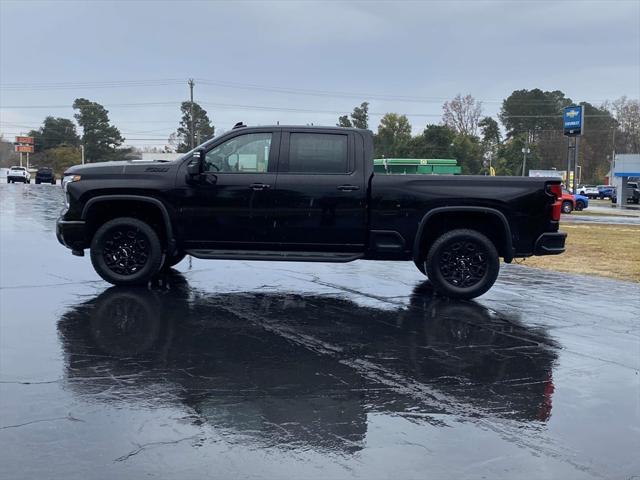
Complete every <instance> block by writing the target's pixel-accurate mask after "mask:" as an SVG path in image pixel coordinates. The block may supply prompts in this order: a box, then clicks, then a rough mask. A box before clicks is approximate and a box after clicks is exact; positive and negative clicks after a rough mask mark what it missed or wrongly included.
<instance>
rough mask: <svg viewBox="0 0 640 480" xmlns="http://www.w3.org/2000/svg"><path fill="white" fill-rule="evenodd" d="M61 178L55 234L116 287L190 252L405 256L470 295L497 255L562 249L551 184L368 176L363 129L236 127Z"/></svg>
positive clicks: (367, 138) (443, 288)
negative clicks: (169, 152) (163, 157)
mask: <svg viewBox="0 0 640 480" xmlns="http://www.w3.org/2000/svg"><path fill="white" fill-rule="evenodd" d="M63 188H64V190H65V197H66V209H65V210H64V211H63V213H62V215H61V217H60V218H59V219H58V222H57V229H56V230H57V236H58V240H59V241H60V243H62V244H63V245H65V246H66V247H68V248H70V249H71V250H72V252H73V253H74V254H76V255H84V249H86V248H89V249H90V252H91V261H92V263H93V266H94V268H95V269H96V271H97V272H98V274H99V275H100V276H101V277H102V278H104V279H105V280H106V281H108V282H111V283H113V284H118V285H131V284H140V283H146V282H148V281H149V280H150V279H151V278H152V277H153V276H154V275H156V274H157V273H158V272H159V271H160V270H161V269H163V268H168V267H170V266H173V265H175V264H176V263H177V262H179V261H180V260H181V259H182V258H184V256H185V255H187V254H188V255H192V256H194V257H197V258H205V259H226V260H285V261H303V262H349V261H352V260H357V259H365V260H407V261H413V262H414V263H415V264H416V266H417V267H418V269H419V270H420V271H421V272H422V273H423V274H425V275H427V276H428V277H429V280H430V281H431V283H432V284H433V288H434V289H435V290H436V291H438V292H440V293H442V294H444V295H448V296H451V297H457V298H473V297H477V296H479V295H482V294H483V293H484V292H486V291H487V290H488V289H489V288H491V286H492V285H493V283H494V282H495V280H496V278H497V275H498V270H499V266H500V257H502V258H503V259H504V261H505V262H511V261H512V260H513V259H514V258H517V257H528V256H531V255H553V254H559V253H562V252H563V251H564V243H565V238H566V234H565V233H563V232H560V231H558V226H559V220H560V208H561V202H560V200H559V198H560V197H561V195H562V190H561V186H560V181H559V180H557V179H553V178H524V177H482V176H436V175H434V176H426V175H388V174H378V175H375V174H374V173H373V137H372V134H371V132H369V131H366V130H358V129H351V128H335V127H297V126H296V127H286V126H272V127H251V128H249V127H245V126H244V125H239V126H238V125H237V126H236V127H235V128H234V129H233V130H231V131H229V132H227V133H225V134H224V135H221V136H219V137H216V138H214V139H212V140H210V141H208V142H206V143H204V144H202V145H200V146H198V147H197V148H196V149H194V150H193V151H191V152H189V153H186V154H185V155H184V156H183V157H181V158H179V159H178V160H175V161H171V162H161V161H146V162H143V161H123V162H105V163H94V164H88V165H84V166H75V167H72V168H70V169H69V170H67V171H66V172H65V175H64V179H63ZM389 268H390V270H391V269H392V268H393V267H391V266H390V267H389ZM389 275H393V272H392V271H390V272H389Z"/></svg>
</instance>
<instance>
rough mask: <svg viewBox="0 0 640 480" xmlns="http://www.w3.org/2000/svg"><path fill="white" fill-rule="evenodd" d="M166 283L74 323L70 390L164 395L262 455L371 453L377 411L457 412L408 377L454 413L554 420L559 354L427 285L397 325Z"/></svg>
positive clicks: (110, 294)
mask: <svg viewBox="0 0 640 480" xmlns="http://www.w3.org/2000/svg"><path fill="white" fill-rule="evenodd" d="M164 281H166V282H167V284H166V288H167V290H166V291H161V290H147V289H132V288H129V289H121V288H120V287H112V288H110V289H107V290H106V291H105V292H104V293H102V294H101V295H99V296H98V297H97V298H96V299H94V300H91V301H89V302H87V303H85V304H83V305H80V306H78V307H75V308H73V309H72V310H71V311H69V312H67V313H65V314H64V315H63V317H62V319H61V320H60V322H59V324H58V329H59V332H60V334H61V338H62V343H63V346H64V351H65V354H66V358H67V370H66V378H65V383H66V384H67V385H68V386H69V388H71V389H72V390H73V391H74V392H76V393H77V394H79V395H83V396H90V397H97V398H100V400H101V401H104V402H110V403H118V402H123V403H125V404H127V403H134V404H135V403H142V404H145V403H147V402H148V401H149V392H161V391H163V389H166V390H165V391H164V392H163V398H162V401H175V402H184V404H185V405H187V406H189V407H191V408H193V410H194V412H197V415H198V421H207V422H209V423H210V424H211V425H216V426H223V427H224V428H229V429H231V430H233V431H234V432H235V433H242V434H247V435H251V436H253V437H255V438H256V439H257V440H259V441H260V442H261V443H263V444H264V445H278V446H284V445H289V446H302V447H304V448H320V449H331V450H344V451H345V452H353V451H355V450H359V449H360V448H361V447H362V442H363V440H364V437H365V434H366V430H367V427H366V414H367V413H368V412H385V413H399V414H404V413H406V414H407V415H409V416H412V417H417V416H420V417H422V418H424V420H425V421H431V420H430V419H429V416H428V415H429V414H432V413H448V411H447V410H448V408H447V404H446V403H444V402H442V401H440V402H435V401H434V400H435V399H434V395H430V393H431V392H429V390H424V391H420V389H419V388H418V389H416V390H415V391H409V392H406V393H405V392H402V391H399V390H398V388H395V387H396V384H397V380H396V379H395V377H396V376H397V375H402V376H403V381H404V382H407V381H409V382H410V383H411V384H414V385H418V386H425V387H427V388H433V389H434V393H437V395H438V396H440V397H442V398H446V399H448V401H449V402H450V403H451V404H453V403H454V402H455V404H456V405H455V406H453V410H454V412H455V413H458V412H457V411H459V410H468V413H469V414H478V415H482V414H485V415H486V414H489V413H490V414H492V415H499V416H505V417H508V418H516V419H519V420H522V421H528V420H533V421H535V420H539V421H544V420H547V419H548V418H549V414H550V409H551V393H552V391H553V385H552V381H551V369H552V363H553V361H554V359H555V354H554V353H553V350H552V349H551V348H550V346H551V345H552V341H551V340H550V339H549V338H548V337H547V336H546V335H545V334H544V332H541V331H536V330H535V329H529V328H526V327H525V326H523V325H521V324H520V323H519V322H518V321H517V320H514V319H504V318H500V317H499V316H496V315H491V314H490V313H489V311H488V310H487V309H485V308H483V307H481V306H479V305H477V304H474V303H470V302H469V303H460V302H449V301H447V300H440V299H434V298H433V297H432V296H431V293H430V291H429V290H428V289H424V288H421V287H422V286H419V287H418V288H416V291H415V292H414V295H413V296H412V301H411V306H410V308H409V309H408V310H406V311H403V312H401V313H398V312H395V311H384V310H376V309H374V308H367V307H360V306H358V305H356V304H354V303H353V302H350V301H349V300H342V299H337V298H330V297H322V296H313V295H309V296H303V295H287V294H249V293H247V294H244V293H235V294H226V295H219V296H216V295H213V296H209V295H206V294H201V292H198V291H195V292H194V291H193V290H191V289H190V288H189V285H188V283H187V282H186V280H185V279H184V277H182V276H181V275H180V274H175V275H172V276H168V277H167V278H165V279H164ZM356 359H358V360H356ZM362 359H367V360H362ZM122 379H127V380H126V381H122ZM523 379H526V382H525V381H523ZM470 386H473V387H472V388H470ZM167 387H168V388H167Z"/></svg>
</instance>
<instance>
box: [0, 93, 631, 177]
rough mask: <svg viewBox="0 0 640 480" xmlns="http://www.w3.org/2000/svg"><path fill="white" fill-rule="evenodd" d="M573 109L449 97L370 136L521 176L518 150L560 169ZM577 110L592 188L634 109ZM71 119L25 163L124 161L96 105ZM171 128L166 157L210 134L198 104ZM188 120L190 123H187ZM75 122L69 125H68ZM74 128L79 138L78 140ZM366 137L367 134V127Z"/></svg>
mask: <svg viewBox="0 0 640 480" xmlns="http://www.w3.org/2000/svg"><path fill="white" fill-rule="evenodd" d="M573 104H576V103H575V102H574V100H572V99H571V98H569V97H567V96H566V95H565V94H564V93H563V92H561V91H558V90H555V91H543V90H540V89H532V90H516V91H514V92H512V93H511V95H509V96H508V97H507V98H505V99H504V100H503V101H502V105H501V108H500V111H499V113H498V115H497V118H493V117H490V116H483V115H482V110H483V107H482V103H481V102H479V101H477V100H476V99H474V98H473V97H472V96H471V95H465V96H463V95H460V94H459V95H457V96H456V97H454V98H453V99H451V100H450V101H447V102H445V103H444V104H443V105H442V118H441V120H440V121H439V122H437V123H428V124H426V125H424V127H421V128H422V130H421V131H419V133H417V134H414V133H413V132H414V131H415V130H414V127H413V126H412V125H411V123H410V121H409V119H408V117H407V116H406V115H403V114H401V113H395V112H389V113H386V114H384V115H383V116H382V118H381V120H380V122H379V123H378V125H377V128H375V130H374V146H375V156H376V157H377V158H381V157H386V158H394V157H405V158H407V157H408V158H455V159H456V160H458V163H459V165H461V166H462V171H463V173H465V174H487V173H488V172H489V165H491V166H492V167H493V168H494V169H495V171H496V173H497V174H498V175H520V174H521V173H522V163H523V158H522V157H523V155H522V149H523V148H528V149H529V150H530V152H531V153H530V154H529V155H528V158H527V170H529V169H551V168H556V169H558V170H564V169H565V168H566V163H567V162H566V160H567V138H566V137H565V136H564V135H563V133H562V109H563V108H564V107H566V106H569V105H573ZM579 104H580V105H584V108H585V131H584V135H583V137H582V139H581V148H580V153H579V160H578V163H579V165H580V166H581V169H582V180H583V182H592V183H600V182H602V181H603V179H604V176H605V175H606V174H607V172H608V170H609V167H610V164H611V160H612V154H613V152H614V151H615V152H618V153H638V152H640V102H639V101H638V100H630V99H627V98H626V97H621V98H620V99H618V100H615V101H613V102H605V103H603V104H602V105H598V106H596V105H591V104H590V103H588V102H580V103H579ZM73 109H74V110H75V114H74V118H73V119H69V118H60V117H53V116H47V117H46V118H45V119H44V121H43V123H42V126H41V127H40V128H39V129H37V130H32V131H30V132H29V133H28V135H30V136H33V137H34V138H35V154H34V155H33V156H32V157H31V163H32V164H33V165H38V166H50V167H53V168H54V170H56V171H57V172H58V173H61V172H62V171H64V170H65V169H66V168H68V167H69V166H71V165H75V164H78V163H80V161H81V149H80V146H81V145H82V146H84V153H85V161H86V162H89V163H90V162H100V161H108V160H117V159H123V158H131V156H132V155H134V154H135V152H134V151H133V149H132V148H125V147H123V144H124V142H125V138H124V137H123V136H122V135H121V133H120V130H119V129H118V128H117V127H116V126H114V125H113V124H112V123H111V121H110V119H109V112H108V110H107V109H105V108H104V106H102V105H100V104H99V103H97V102H94V101H91V100H88V99H85V98H77V99H76V100H75V101H74V102H73ZM180 113H181V117H180V120H179V123H178V128H177V129H176V131H175V133H173V134H172V135H171V136H170V137H169V139H168V143H169V147H168V149H170V150H175V151H177V152H187V151H189V150H190V149H191V148H192V147H193V145H192V139H193V142H194V143H195V144H196V145H197V144H200V143H202V142H204V141H206V140H208V139H210V138H212V137H213V135H214V133H215V127H214V125H213V123H212V122H211V120H210V118H209V115H208V113H207V111H206V110H205V109H204V108H202V107H201V106H200V105H199V104H198V103H196V102H194V103H193V104H191V102H183V103H182V104H181V106H180ZM192 115H193V118H192ZM74 120H75V122H74ZM369 122H370V115H369V103H368V102H362V103H361V104H360V105H358V106H356V107H355V108H354V109H353V111H352V112H351V113H350V114H345V115H342V116H340V117H339V118H338V122H337V125H338V126H341V127H355V128H364V129H369V128H370V125H369ZM78 127H80V128H81V130H82V133H81V134H79V133H78ZM372 130H373V128H372ZM0 143H1V145H0V146H1V147H2V148H0V165H2V166H9V165H11V164H12V163H15V159H16V156H15V155H14V154H13V153H12V150H13V149H12V146H10V144H9V143H8V142H7V141H1V142H0Z"/></svg>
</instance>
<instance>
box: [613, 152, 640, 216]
mask: <svg viewBox="0 0 640 480" xmlns="http://www.w3.org/2000/svg"><path fill="white" fill-rule="evenodd" d="M612 173H613V175H612V179H611V180H612V182H611V184H612V185H613V186H614V187H616V191H617V192H618V193H617V195H616V196H617V203H618V206H619V207H621V206H624V205H626V203H627V202H626V200H627V196H628V195H629V192H628V191H627V189H628V187H627V182H630V181H636V180H637V179H640V153H616V156H615V158H614V160H613V172H612Z"/></svg>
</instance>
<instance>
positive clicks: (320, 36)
mask: <svg viewBox="0 0 640 480" xmlns="http://www.w3.org/2000/svg"><path fill="white" fill-rule="evenodd" d="M190 77H192V78H194V79H195V81H196V86H195V100H196V101H198V102H200V103H201V104H202V105H203V106H204V108H205V109H206V110H207V111H208V113H209V116H210V118H212V120H213V123H214V124H215V125H216V127H217V128H218V132H220V131H222V130H227V129H229V128H230V127H231V126H232V125H233V124H234V123H235V122H237V121H240V120H242V121H244V122H245V123H248V124H271V123H275V122H277V121H279V122H280V123H293V124H306V123H314V124H316V125H319V124H322V125H333V124H335V123H336V120H337V117H338V115H339V114H341V113H349V112H350V111H351V110H352V108H353V106H354V105H357V104H359V103H360V102H362V101H369V102H370V111H371V112H372V115H371V123H370V126H371V128H373V129H375V127H376V126H377V123H378V120H379V118H380V115H379V114H381V113H385V112H390V111H393V112H399V113H405V114H407V115H408V116H409V119H410V121H411V123H412V125H413V127H414V131H415V132H418V131H420V130H422V129H423V128H424V126H425V125H426V124H427V123H438V122H439V121H440V115H441V112H442V103H443V102H444V101H445V100H446V99H450V98H451V97H453V96H455V95H456V94H457V93H463V94H466V93H470V94H472V95H473V96H475V97H476V98H477V99H480V100H482V101H483V105H484V112H485V113H486V114H490V115H495V114H496V113H497V111H498V109H499V106H500V102H501V101H502V99H504V98H505V97H506V96H508V95H509V94H510V93H511V92H512V91H513V90H516V89H522V88H527V89H531V88H536V87H537V88H541V89H544V90H556V89H557V90H562V91H563V92H565V93H566V94H567V95H568V96H569V97H571V98H572V99H573V100H574V101H589V102H592V103H594V104H598V103H600V102H602V101H603V100H606V99H614V98H618V97H620V96H622V95H627V96H628V97H632V98H638V97H640V0H609V1H589V0H580V1H562V0H552V1H541V0H537V1H515V0H514V1H481V0H466V1H354V2H342V1H326V0H325V1H320V2H315V1H301V0H290V1H193V2H188V1H151V0H150V1H88V0H87V1H82V2H75V1H56V2H53V1H51V2H40V1H26V0H23V1H7V0H0V84H1V87H2V88H1V89H0V115H1V116H0V122H2V123H0V132H2V133H3V134H4V135H5V137H7V138H11V137H13V136H14V135H15V134H17V133H22V132H26V131H28V130H30V129H31V128H37V127H38V126H39V125H40V124H41V122H42V120H43V119H44V117H45V116H46V115H55V116H63V117H68V118H70V117H72V115H73V111H72V109H71V104H72V103H73V100H74V99H75V98H77V97H85V98H88V99H91V100H94V101H97V102H99V103H102V104H104V105H105V106H106V107H107V108H108V110H109V112H110V117H111V119H112V122H113V123H114V124H115V125H116V126H117V127H119V128H120V130H121V131H122V133H123V135H124V136H125V137H126V138H127V144H130V145H137V146H142V145H163V144H164V143H165V142H164V141H163V140H164V139H165V138H167V137H168V135H169V134H170V133H171V132H172V131H175V129H176V128H177V123H178V121H179V116H180V115H179V102H180V101H183V100H186V99H188V92H189V91H188V86H187V79H188V78H190ZM127 82H128V83H127ZM132 82H134V83H132ZM100 83H102V84H100ZM73 84H76V85H73ZM154 103H155V104H154ZM122 104H126V105H122ZM28 107H37V108H28ZM41 107H47V108H41Z"/></svg>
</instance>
